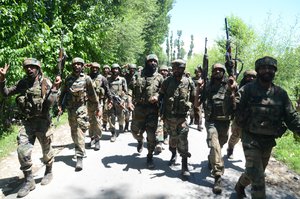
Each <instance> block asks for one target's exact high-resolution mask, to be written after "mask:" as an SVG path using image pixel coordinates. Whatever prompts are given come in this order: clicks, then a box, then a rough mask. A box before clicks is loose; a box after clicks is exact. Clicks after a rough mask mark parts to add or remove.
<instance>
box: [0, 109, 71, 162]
mask: <svg viewBox="0 0 300 199" xmlns="http://www.w3.org/2000/svg"><path fill="white" fill-rule="evenodd" d="M67 121H68V114H66V113H64V114H62V116H61V117H60V118H59V122H57V121H56V117H55V118H53V119H52V123H53V124H54V125H56V126H57V127H58V126H60V125H63V124H65V123H66V122H67ZM19 129H20V126H17V125H13V126H12V127H11V129H10V130H9V131H8V132H5V133H3V136H1V137H0V160H2V159H3V158H5V157H7V156H8V155H9V154H10V153H11V152H13V151H15V150H16V149H17V136H18V132H19Z"/></svg>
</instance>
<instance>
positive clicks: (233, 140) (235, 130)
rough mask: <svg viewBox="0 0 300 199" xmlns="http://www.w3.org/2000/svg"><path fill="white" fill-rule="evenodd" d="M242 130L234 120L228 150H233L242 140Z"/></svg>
mask: <svg viewBox="0 0 300 199" xmlns="http://www.w3.org/2000/svg"><path fill="white" fill-rule="evenodd" d="M241 133H242V129H241V128H240V127H238V125H237V124H236V121H235V120H233V121H232V124H231V135H230V137H229V140H228V148H229V149H233V148H234V146H235V145H236V144H237V143H238V142H239V140H240V138H241Z"/></svg>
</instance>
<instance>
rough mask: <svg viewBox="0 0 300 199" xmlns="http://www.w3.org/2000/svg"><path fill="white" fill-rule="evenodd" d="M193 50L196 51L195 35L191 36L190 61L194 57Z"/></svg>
mask: <svg viewBox="0 0 300 199" xmlns="http://www.w3.org/2000/svg"><path fill="white" fill-rule="evenodd" d="M193 49H194V35H191V43H190V50H189V52H188V55H187V56H188V59H191V57H192V55H193Z"/></svg>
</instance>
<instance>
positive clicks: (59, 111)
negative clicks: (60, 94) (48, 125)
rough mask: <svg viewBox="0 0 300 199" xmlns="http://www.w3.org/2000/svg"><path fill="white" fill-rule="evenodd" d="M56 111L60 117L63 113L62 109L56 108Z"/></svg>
mask: <svg viewBox="0 0 300 199" xmlns="http://www.w3.org/2000/svg"><path fill="white" fill-rule="evenodd" d="M57 109H58V115H61V114H62V113H63V110H62V107H61V106H57Z"/></svg>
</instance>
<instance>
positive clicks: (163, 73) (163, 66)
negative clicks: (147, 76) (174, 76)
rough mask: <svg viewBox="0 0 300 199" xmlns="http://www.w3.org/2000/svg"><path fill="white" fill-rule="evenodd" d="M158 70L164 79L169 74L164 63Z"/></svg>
mask: <svg viewBox="0 0 300 199" xmlns="http://www.w3.org/2000/svg"><path fill="white" fill-rule="evenodd" d="M158 72H159V73H160V74H161V75H162V76H163V77H164V79H166V78H167V77H168V76H169V69H168V66H166V65H162V66H160V67H159V70H158Z"/></svg>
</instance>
